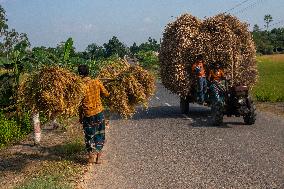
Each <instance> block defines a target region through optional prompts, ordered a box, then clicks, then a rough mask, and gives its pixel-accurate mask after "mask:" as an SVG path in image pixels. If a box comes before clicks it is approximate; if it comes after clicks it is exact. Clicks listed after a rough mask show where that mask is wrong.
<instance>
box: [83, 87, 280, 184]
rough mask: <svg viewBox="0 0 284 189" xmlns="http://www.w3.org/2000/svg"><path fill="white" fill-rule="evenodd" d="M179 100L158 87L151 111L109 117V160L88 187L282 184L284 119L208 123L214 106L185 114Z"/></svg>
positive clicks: (263, 117)
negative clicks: (219, 124) (212, 124)
mask: <svg viewBox="0 0 284 189" xmlns="http://www.w3.org/2000/svg"><path fill="white" fill-rule="evenodd" d="M178 104H179V102H178V97H177V96H175V95H172V94H170V93H169V92H168V91H166V90H165V89H164V88H163V87H162V86H161V85H158V90H157V93H156V95H155V96H154V97H153V99H152V100H151V103H150V108H149V110H148V111H141V110H140V111H139V113H138V114H137V115H136V116H135V117H134V118H133V119H131V120H120V119H116V118H115V117H114V118H113V119H112V120H111V129H110V130H109V132H108V133H107V138H108V141H107V144H106V146H105V157H104V159H105V164H103V165H96V166H95V171H94V172H93V173H92V174H93V175H94V176H93V178H92V179H91V180H90V181H89V183H88V187H89V188H96V189H100V188H107V189H112V188H121V189H128V188H131V189H132V188H133V189H136V188H137V189H138V188H141V189H148V188H150V189H154V188H173V189H176V188H279V189H283V188H284V120H283V119H280V118H278V117H273V116H271V115H268V114H264V113H261V112H258V116H257V121H256V124H255V125H253V126H246V125H243V120H242V118H225V119H224V123H225V124H224V125H223V126H222V127H213V126H210V124H209V123H208V120H209V119H210V117H209V116H210V112H209V109H207V108H205V107H200V106H194V105H192V107H191V109H190V113H189V115H181V114H180V112H179V107H178Z"/></svg>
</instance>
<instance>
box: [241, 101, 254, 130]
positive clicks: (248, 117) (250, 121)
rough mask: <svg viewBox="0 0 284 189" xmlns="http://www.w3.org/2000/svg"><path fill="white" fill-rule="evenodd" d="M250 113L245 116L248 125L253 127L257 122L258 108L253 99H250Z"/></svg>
mask: <svg viewBox="0 0 284 189" xmlns="http://www.w3.org/2000/svg"><path fill="white" fill-rule="evenodd" d="M248 103H249V104H248V105H249V112H248V113H247V114H245V115H244V116H243V118H244V122H245V124H246V125H253V124H254V123H255V120H256V112H255V111H256V107H255V105H254V103H253V101H252V100H251V99H248Z"/></svg>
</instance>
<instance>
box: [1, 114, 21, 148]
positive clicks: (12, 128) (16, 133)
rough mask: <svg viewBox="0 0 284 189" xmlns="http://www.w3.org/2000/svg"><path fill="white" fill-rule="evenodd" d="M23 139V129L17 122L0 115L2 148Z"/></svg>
mask: <svg viewBox="0 0 284 189" xmlns="http://www.w3.org/2000/svg"><path fill="white" fill-rule="evenodd" d="M21 137H22V133H21V127H20V126H19V125H18V123H17V122H16V121H15V120H13V119H12V120H8V119H7V118H6V117H5V116H4V115H3V113H0V147H3V146H4V145H6V144H8V143H10V142H12V141H14V140H18V139H20V138H21Z"/></svg>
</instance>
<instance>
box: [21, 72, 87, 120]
mask: <svg viewBox="0 0 284 189" xmlns="http://www.w3.org/2000/svg"><path fill="white" fill-rule="evenodd" d="M81 87H82V85H81V79H80V77H78V76H77V75H76V74H74V73H72V72H70V71H68V70H66V69H64V68H59V67H45V68H42V69H41V70H39V71H38V72H36V73H34V74H32V75H30V77H28V78H27V80H26V81H25V82H23V83H22V84H21V86H20V93H21V94H20V97H21V100H22V101H23V102H25V104H26V106H27V107H28V108H29V109H32V110H37V111H40V112H43V113H45V114H46V115H53V116H57V115H60V116H72V115H75V114H76V113H77V110H78V107H79V105H80V102H81V99H82V95H83V94H82V88H81Z"/></svg>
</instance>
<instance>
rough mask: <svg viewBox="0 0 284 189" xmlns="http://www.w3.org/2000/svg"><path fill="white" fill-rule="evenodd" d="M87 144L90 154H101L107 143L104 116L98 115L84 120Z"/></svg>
mask: <svg viewBox="0 0 284 189" xmlns="http://www.w3.org/2000/svg"><path fill="white" fill-rule="evenodd" d="M83 128H84V133H85V144H86V149H87V151H88V152H93V151H96V152H99V151H101V150H102V148H103V146H104V142H105V118H104V114H103V113H102V112H101V113H98V114H97V115H94V116H91V117H84V118H83Z"/></svg>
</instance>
